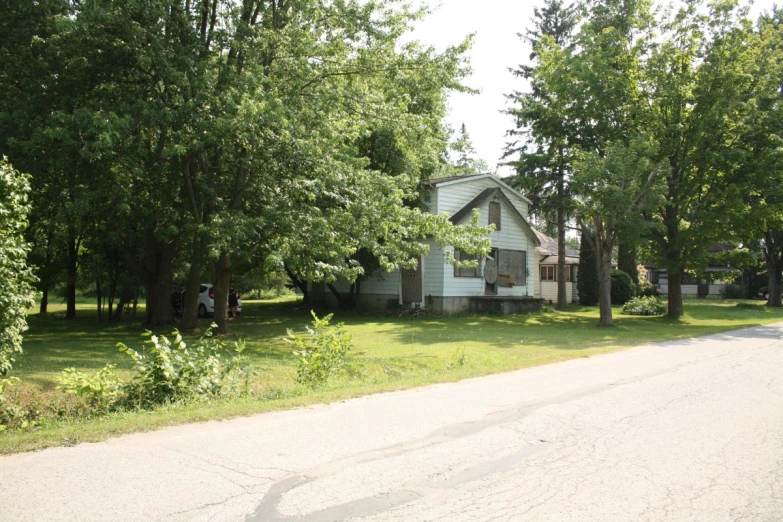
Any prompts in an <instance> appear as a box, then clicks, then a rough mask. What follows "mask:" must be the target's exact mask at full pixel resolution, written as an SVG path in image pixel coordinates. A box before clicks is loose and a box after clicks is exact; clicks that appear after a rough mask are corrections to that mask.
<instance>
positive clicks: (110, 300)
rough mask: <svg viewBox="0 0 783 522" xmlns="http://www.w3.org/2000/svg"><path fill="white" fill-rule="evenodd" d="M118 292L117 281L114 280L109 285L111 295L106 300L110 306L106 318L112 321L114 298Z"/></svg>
mask: <svg viewBox="0 0 783 522" xmlns="http://www.w3.org/2000/svg"><path fill="white" fill-rule="evenodd" d="M116 293H117V281H116V280H115V281H112V282H111V284H110V285H109V295H108V298H107V300H106V304H107V306H108V308H107V310H106V312H107V313H106V320H107V321H108V322H110V323H111V322H112V321H114V298H115V296H116Z"/></svg>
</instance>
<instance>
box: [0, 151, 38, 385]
mask: <svg viewBox="0 0 783 522" xmlns="http://www.w3.org/2000/svg"><path fill="white" fill-rule="evenodd" d="M29 192H30V182H29V180H28V178H27V176H23V175H21V174H19V172H17V171H16V170H14V168H13V167H12V166H11V165H10V164H9V163H8V161H7V160H6V158H3V159H2V161H0V216H1V217H2V222H3V227H2V228H0V286H1V287H2V289H3V291H2V292H0V376H4V375H6V374H7V373H8V372H9V371H10V370H11V365H12V364H13V362H14V355H15V354H17V353H21V351H22V333H23V332H24V331H25V330H27V309H28V308H30V307H31V306H33V304H34V301H33V289H32V282H33V280H34V277H33V273H32V269H31V268H30V267H28V266H27V253H28V251H29V249H30V247H29V245H28V244H27V243H26V242H25V239H24V231H25V228H26V227H27V224H28V222H27V218H28V215H29V212H30V203H29V201H28V194H29Z"/></svg>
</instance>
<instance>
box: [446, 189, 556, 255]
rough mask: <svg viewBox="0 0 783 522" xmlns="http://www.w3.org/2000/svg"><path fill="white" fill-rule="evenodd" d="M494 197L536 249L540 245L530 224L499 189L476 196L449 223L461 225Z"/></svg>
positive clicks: (487, 190)
mask: <svg viewBox="0 0 783 522" xmlns="http://www.w3.org/2000/svg"><path fill="white" fill-rule="evenodd" d="M471 177H473V178H474V179H476V178H475V176H471ZM493 177H494V176H493ZM496 179H497V178H496ZM498 181H499V180H498ZM495 197H497V198H500V201H501V202H502V203H503V204H504V205H505V207H506V210H508V211H509V212H510V213H511V215H512V216H514V218H515V219H516V221H517V223H519V226H520V227H522V230H524V231H525V232H526V233H527V235H528V236H529V237H530V238H531V239H532V240H533V242H534V243H535V245H536V247H538V246H539V245H540V244H541V242H540V241H539V239H538V235H537V234H536V231H535V230H533V229H532V228H531V226H530V224H529V223H528V222H527V220H526V219H525V217H524V216H523V215H522V214H520V213H519V210H517V207H515V206H514V204H513V203H511V201H509V199H508V196H506V194H505V193H504V192H503V190H501V188H500V187H491V188H487V189H484V190H482V191H481V193H479V195H478V196H476V197H475V198H473V199H472V200H471V201H470V203H468V204H467V205H465V206H464V207H462V208H461V209H459V210H458V211H457V212H456V213H455V214H454V215H453V216H451V218H449V219H450V221H451V222H452V223H454V224H455V225H457V224H459V223H461V222H462V220H464V219H465V218H466V217H468V216H469V215H470V214H471V212H473V209H474V208H478V207H480V206H481V205H482V204H483V203H484V202H485V201H487V200H488V199H491V198H495Z"/></svg>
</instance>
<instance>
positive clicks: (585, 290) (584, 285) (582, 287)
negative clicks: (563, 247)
mask: <svg viewBox="0 0 783 522" xmlns="http://www.w3.org/2000/svg"><path fill="white" fill-rule="evenodd" d="M585 236H586V233H583V234H582V240H581V241H580V243H579V268H578V269H577V277H576V289H577V291H578V292H579V304H581V305H583V306H595V305H597V304H598V262H597V260H596V257H595V252H594V251H593V247H592V245H591V242H590V241H588V239H587V237H585Z"/></svg>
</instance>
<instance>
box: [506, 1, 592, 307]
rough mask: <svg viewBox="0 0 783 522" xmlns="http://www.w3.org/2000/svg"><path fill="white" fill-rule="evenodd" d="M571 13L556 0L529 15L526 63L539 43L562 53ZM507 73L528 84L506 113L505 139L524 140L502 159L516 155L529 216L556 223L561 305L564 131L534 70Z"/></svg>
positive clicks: (566, 196) (566, 190) (561, 301)
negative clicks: (511, 122) (510, 122)
mask: <svg viewBox="0 0 783 522" xmlns="http://www.w3.org/2000/svg"><path fill="white" fill-rule="evenodd" d="M576 22H577V18H576V12H575V10H574V8H573V7H572V6H564V3H563V1H562V0H545V3H544V6H543V7H542V8H535V9H534V11H533V20H532V23H533V27H532V29H529V30H528V31H526V32H525V34H524V35H520V36H521V37H522V38H523V39H524V40H525V41H527V42H528V43H529V44H530V45H531V47H532V49H533V52H532V53H531V55H530V60H532V61H534V62H538V61H539V55H538V49H539V46H540V45H541V44H547V45H554V46H557V47H561V48H567V47H569V46H570V45H571V41H572V39H571V35H572V33H573V31H574V28H575V26H576ZM512 72H513V73H514V74H515V75H516V76H518V77H520V78H523V79H525V80H528V81H529V82H530V86H531V88H530V90H529V91H528V92H514V93H512V94H511V95H509V98H510V99H511V101H512V102H513V103H514V105H515V107H514V108H513V109H511V110H510V111H509V113H510V114H511V115H512V116H513V117H514V119H515V120H516V122H515V123H516V125H515V128H514V129H512V130H511V131H509V135H511V136H512V137H513V136H518V137H524V143H523V144H522V145H521V146H520V145H519V142H512V143H510V144H509V145H508V146H507V147H506V153H505V156H506V157H509V156H517V159H516V160H515V161H513V162H512V165H513V166H514V168H515V170H516V172H517V180H516V185H517V186H518V187H519V188H521V189H522V190H523V191H524V192H525V193H527V194H528V196H529V197H530V198H531V200H532V201H533V212H534V213H536V214H539V215H541V216H542V217H544V219H546V218H547V217H550V216H554V217H555V219H556V222H557V250H558V259H559V263H558V266H557V274H558V276H557V308H558V309H563V308H564V307H565V306H566V304H567V301H568V299H567V293H566V264H565V258H566V256H565V246H566V242H565V239H566V221H567V216H568V214H569V210H570V204H569V202H570V200H571V197H572V196H571V190H570V184H569V174H568V173H569V163H570V151H569V149H568V139H567V137H568V130H567V129H566V128H565V125H564V121H563V120H562V119H561V118H560V117H559V114H558V113H557V110H556V109H555V110H553V105H554V103H553V100H552V98H551V96H550V94H551V93H550V92H548V90H547V86H546V84H545V83H543V82H540V81H537V77H536V75H535V68H534V67H532V66H530V65H520V66H518V67H517V68H516V69H514V70H512Z"/></svg>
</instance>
